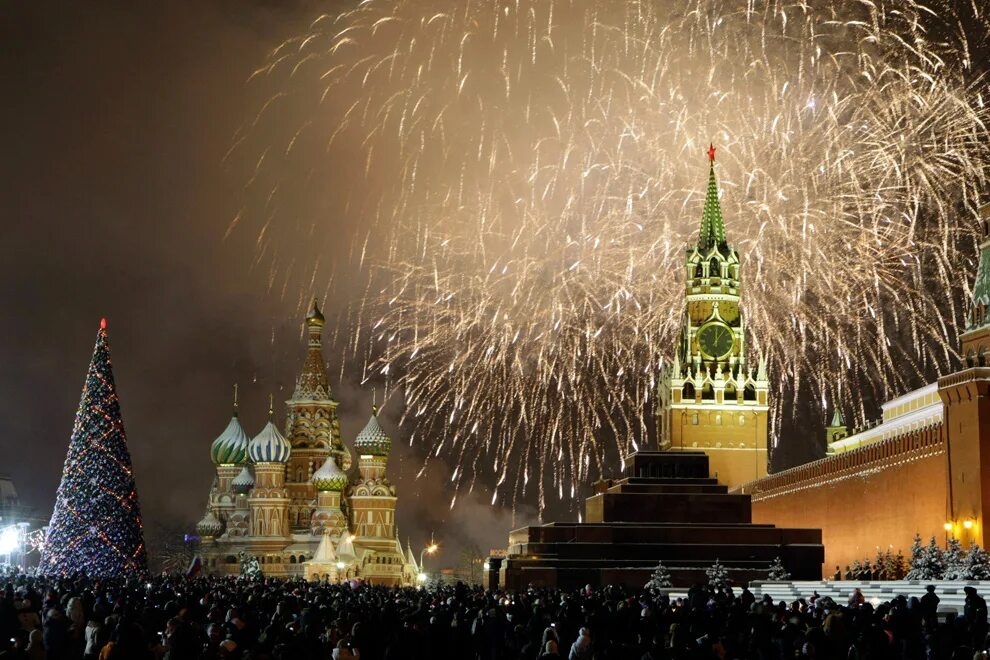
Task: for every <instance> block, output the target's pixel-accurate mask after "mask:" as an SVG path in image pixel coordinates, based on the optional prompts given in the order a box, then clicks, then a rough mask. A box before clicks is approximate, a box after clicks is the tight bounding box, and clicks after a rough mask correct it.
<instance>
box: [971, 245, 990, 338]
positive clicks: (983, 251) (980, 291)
mask: <svg viewBox="0 0 990 660" xmlns="http://www.w3.org/2000/svg"><path fill="white" fill-rule="evenodd" d="M973 305H974V306H976V305H983V306H984V307H990V241H984V242H983V244H982V245H981V246H980V265H979V266H978V267H977V268H976V281H974V282H973ZM970 325H971V326H972V325H974V319H970Z"/></svg>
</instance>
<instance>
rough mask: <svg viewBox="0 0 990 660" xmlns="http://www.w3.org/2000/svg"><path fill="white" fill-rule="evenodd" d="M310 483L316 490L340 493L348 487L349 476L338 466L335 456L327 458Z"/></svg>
mask: <svg viewBox="0 0 990 660" xmlns="http://www.w3.org/2000/svg"><path fill="white" fill-rule="evenodd" d="M309 481H310V483H312V484H313V485H314V486H316V490H332V491H337V492H340V491H342V490H344V488H345V487H346V486H347V474H345V473H344V471H343V470H341V469H340V468H339V467H338V466H337V461H335V460H334V458H333V456H329V457H327V460H326V461H324V462H323V465H322V466H321V467H320V469H319V470H317V471H316V472H314V473H313V476H312V477H311V478H310V480H309Z"/></svg>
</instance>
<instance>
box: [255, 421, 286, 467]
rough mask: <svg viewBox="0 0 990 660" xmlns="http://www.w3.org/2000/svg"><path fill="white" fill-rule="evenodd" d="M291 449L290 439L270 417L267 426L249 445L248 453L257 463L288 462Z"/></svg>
mask: <svg viewBox="0 0 990 660" xmlns="http://www.w3.org/2000/svg"><path fill="white" fill-rule="evenodd" d="M290 449H291V446H290V445H289V441H288V440H286V439H285V436H283V435H282V434H281V433H279V430H278V428H276V426H275V423H274V422H273V421H272V420H271V418H269V419H268V423H267V424H265V428H263V429H261V433H259V434H258V435H256V436H255V437H254V440H252V441H251V444H249V445H248V454H250V456H251V460H252V461H254V462H255V463H287V462H288V461H289V450H290Z"/></svg>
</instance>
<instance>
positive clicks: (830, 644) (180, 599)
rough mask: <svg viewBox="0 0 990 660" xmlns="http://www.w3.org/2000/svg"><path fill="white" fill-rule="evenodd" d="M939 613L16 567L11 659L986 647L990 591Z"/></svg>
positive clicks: (952, 652)
mask: <svg viewBox="0 0 990 660" xmlns="http://www.w3.org/2000/svg"><path fill="white" fill-rule="evenodd" d="M968 589H969V591H968V592H967V598H966V605H965V610H964V611H963V612H961V613H959V614H958V615H955V616H953V615H951V614H950V615H948V616H944V615H939V614H938V596H937V594H935V593H934V588H932V589H930V590H929V593H928V594H926V595H925V596H924V597H923V598H921V599H919V598H913V597H912V598H905V597H903V596H898V597H896V598H894V599H893V600H892V601H890V602H886V603H883V604H879V605H874V604H871V603H869V602H867V601H866V600H865V599H863V598H862V595H861V594H858V595H857V593H856V592H854V594H853V597H852V598H850V599H849V602H844V603H836V602H834V601H833V600H831V599H829V598H827V597H825V598H823V597H818V595H817V594H810V595H809V597H808V598H806V599H800V600H797V601H795V602H791V603H784V602H780V603H774V602H772V601H771V600H770V599H769V598H768V597H765V598H763V599H757V598H756V597H755V596H754V595H753V594H752V593H750V592H749V591H748V590H747V589H741V590H733V589H732V588H729V587H724V588H713V587H708V586H700V585H699V586H696V587H693V588H691V589H690V590H688V592H687V595H686V596H685V597H679V598H671V597H669V596H667V595H665V594H664V593H662V592H661V591H648V590H638V591H635V592H634V591H630V590H625V589H621V588H618V587H603V588H594V589H593V588H591V587H586V588H584V589H580V590H558V589H549V588H537V587H533V588H530V589H528V590H526V591H524V592H520V593H514V594H509V593H504V592H499V591H491V590H483V589H481V588H477V587H468V586H465V585H463V584H458V585H456V586H436V587H432V588H421V589H413V588H403V589H400V588H388V587H375V586H368V585H361V584H358V583H351V584H320V583H307V582H304V581H301V580H277V579H271V578H269V579H265V578H256V579H247V578H233V577H228V578H219V577H196V578H192V579H189V578H184V577H167V576H161V577H156V578H152V579H151V580H150V581H147V582H136V581H130V582H119V581H113V580H89V579H85V578H82V577H80V578H76V579H68V578H63V579H53V578H42V577H36V576H29V575H21V574H18V575H11V576H8V577H7V579H6V584H5V585H3V590H2V597H0V640H2V641H3V644H2V645H0V660H10V659H23V658H29V659H31V660H80V659H85V660H158V659H162V658H164V659H166V660H215V659H218V658H226V659H233V660H267V659H276V660H288V659H299V660H309V659H314V660H315V659H319V660H329V659H331V658H337V659H339V660H346V659H348V658H362V659H363V660H377V659H383V660H384V659H388V660H396V659H406V658H408V659H410V660H419V659H430V660H434V659H440V660H443V659H467V660H537V659H540V658H544V659H554V658H567V659H568V660H591V659H596V660H611V659H617V658H621V659H631V660H638V659H642V660H660V659H671V660H679V659H687V658H692V659H693V658H704V659H708V658H713V659H718V660H726V659H732V658H755V659H757V660H778V659H783V658H795V657H804V658H824V659H831V658H842V659H846V658H856V659H866V658H880V659H886V658H892V659H901V658H904V659H912V660H913V659H915V658H918V659H926V660H927V659H929V658H966V659H967V660H968V659H969V658H974V657H986V656H985V655H983V650H984V649H986V648H987V632H988V631H987V609H986V602H985V601H984V600H983V599H982V598H981V597H980V596H979V594H978V593H976V590H975V589H973V588H972V587H969V588H968Z"/></svg>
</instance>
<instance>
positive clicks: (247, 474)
mask: <svg viewBox="0 0 990 660" xmlns="http://www.w3.org/2000/svg"><path fill="white" fill-rule="evenodd" d="M230 487H231V488H233V489H234V492H235V493H241V494H244V493H247V492H248V491H249V490H251V489H252V488H254V476H252V475H251V470H249V469H247V466H246V465H245V466H244V467H243V468H241V471H240V473H238V475H237V476H236V477H234V478H233V480H231V482H230Z"/></svg>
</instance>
